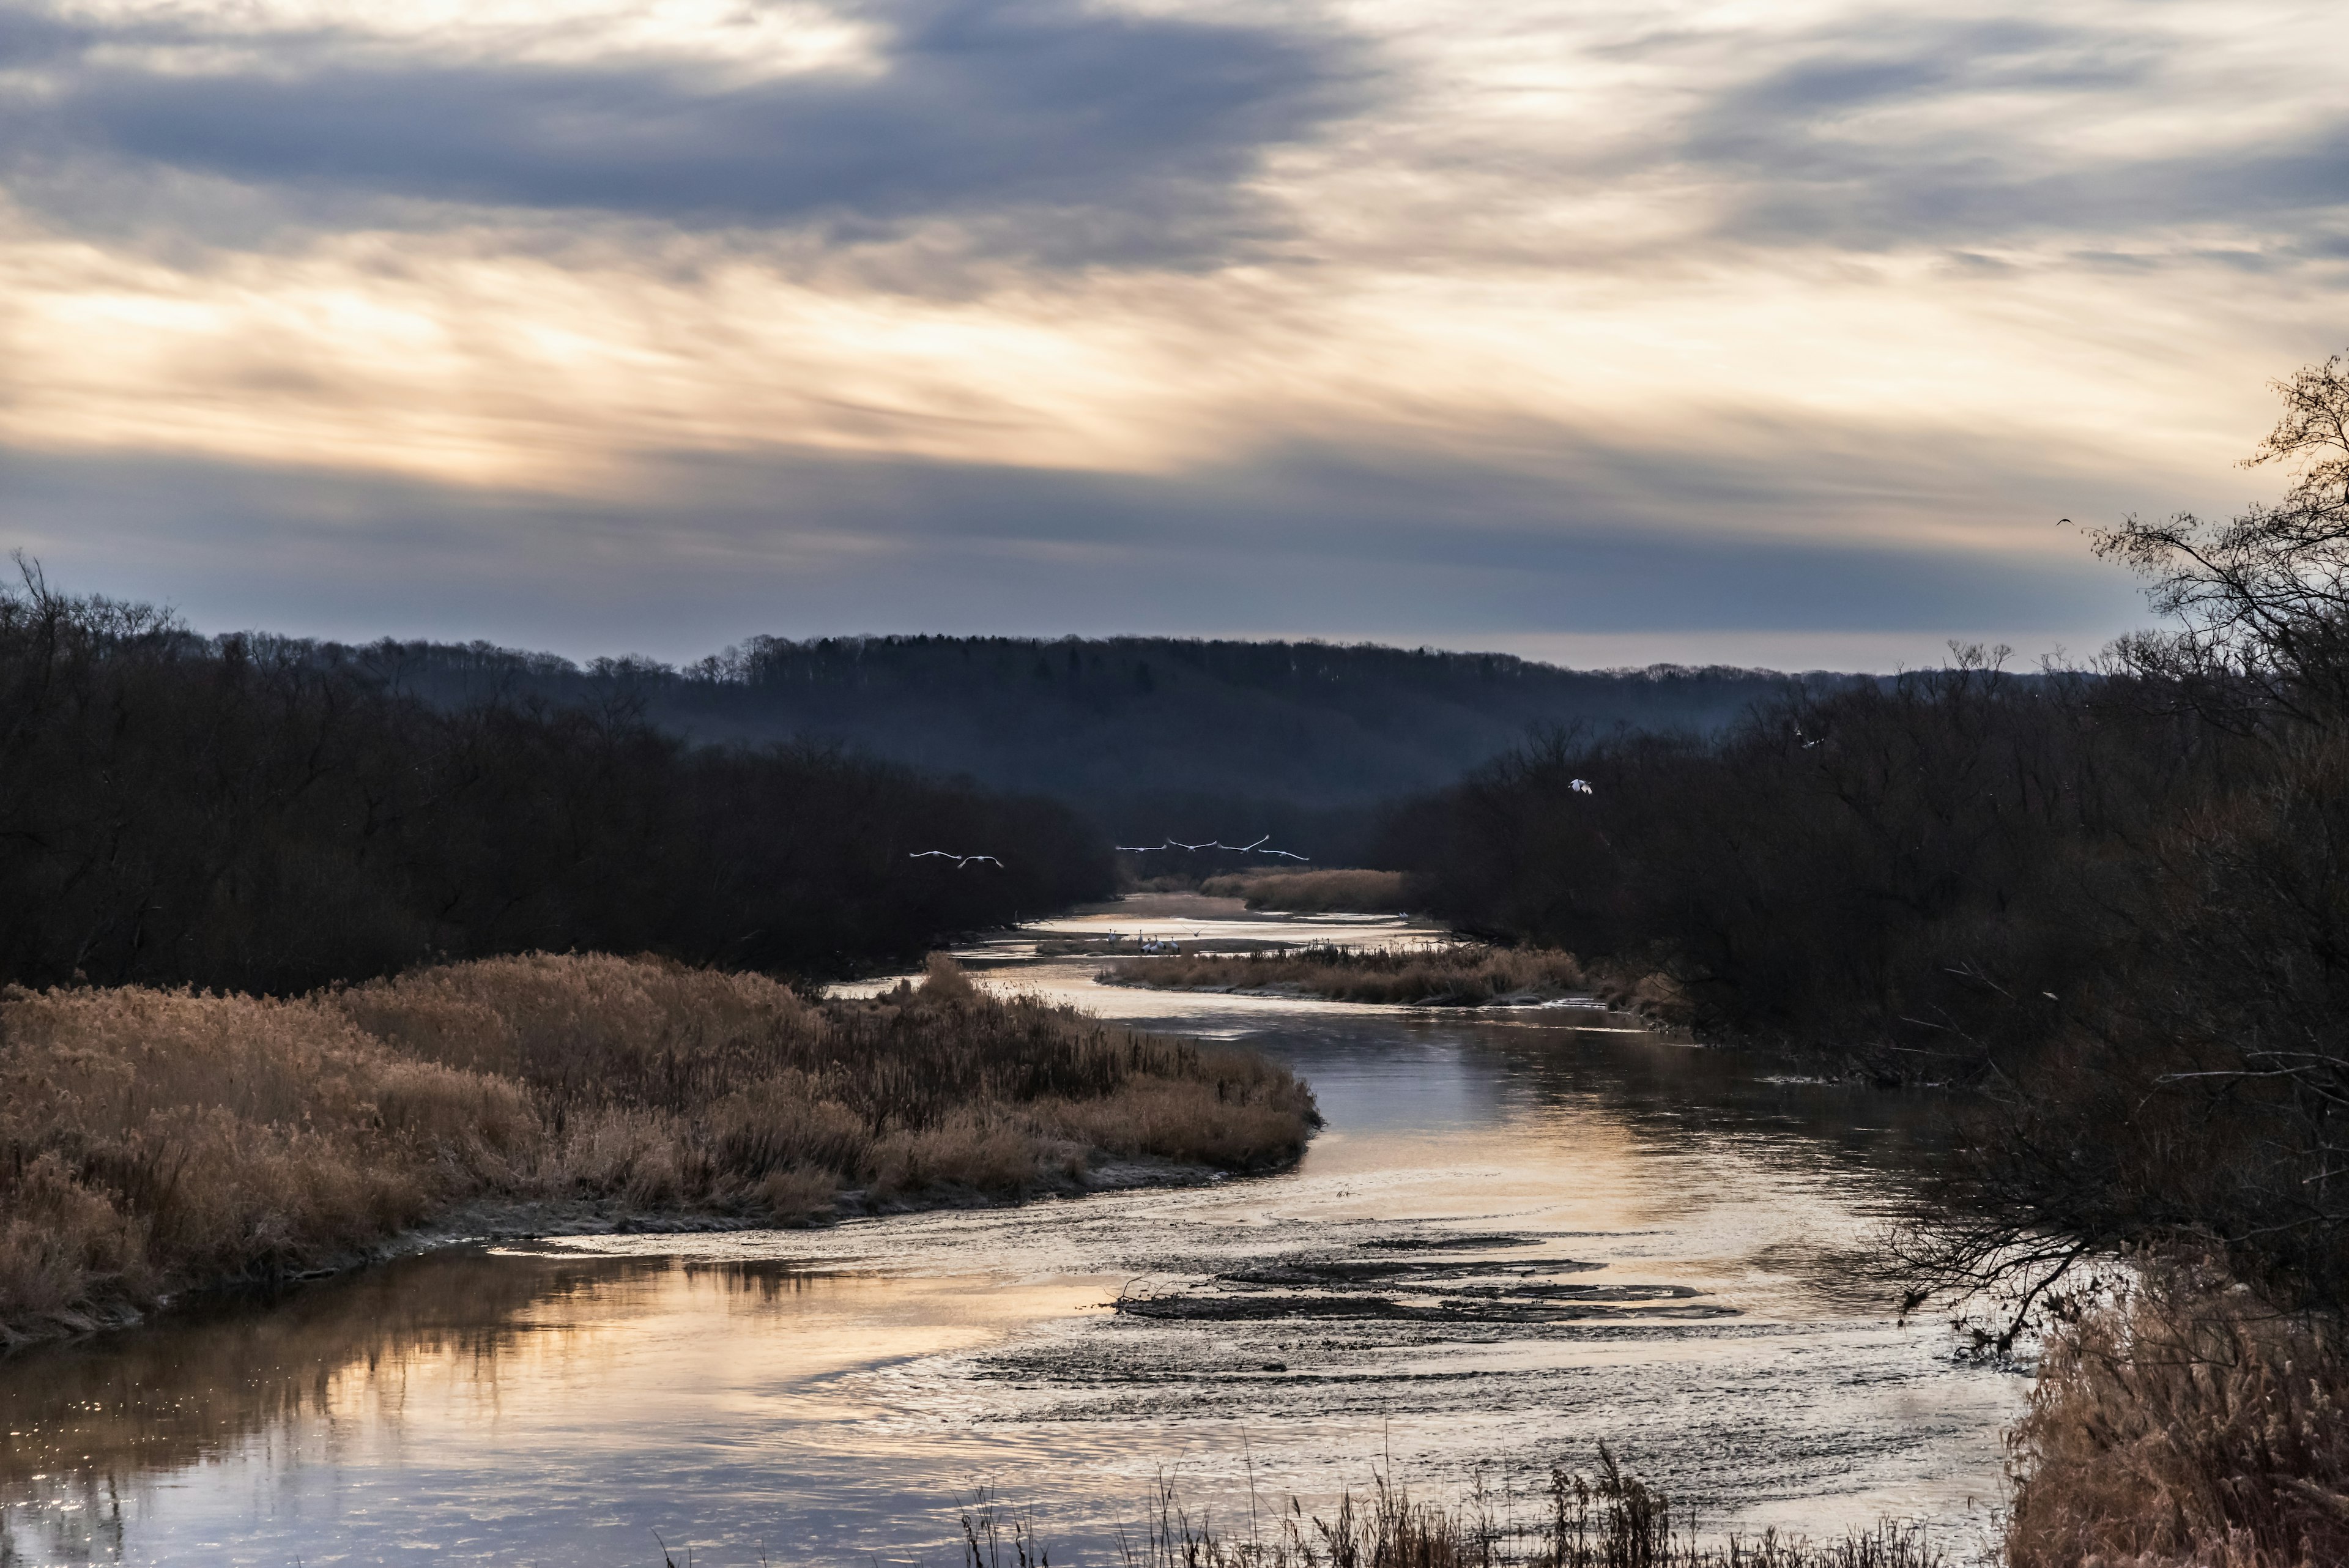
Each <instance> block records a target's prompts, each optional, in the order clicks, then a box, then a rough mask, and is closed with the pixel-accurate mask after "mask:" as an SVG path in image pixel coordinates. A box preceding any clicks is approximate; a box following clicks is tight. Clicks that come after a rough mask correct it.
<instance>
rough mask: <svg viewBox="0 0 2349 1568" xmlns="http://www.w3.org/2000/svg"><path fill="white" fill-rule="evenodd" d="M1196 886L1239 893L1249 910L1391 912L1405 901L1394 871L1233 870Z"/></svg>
mask: <svg viewBox="0 0 2349 1568" xmlns="http://www.w3.org/2000/svg"><path fill="white" fill-rule="evenodd" d="M1199 891H1200V892H1202V893H1205V894H1207V895H1208V896H1210V897H1212V898H1240V899H1244V900H1246V901H1247V907H1248V908H1249V909H1285V910H1289V911H1292V912H1294V913H1298V914H1316V915H1319V914H1338V913H1369V914H1392V913H1393V912H1394V911H1396V910H1398V909H1408V908H1409V907H1410V906H1409V905H1408V904H1407V903H1405V901H1404V898H1403V886H1402V872H1400V871H1360V870H1353V869H1350V868H1340V867H1331V868H1330V869H1329V870H1326V871H1236V872H1233V873H1230V874H1229V875H1226V876H1222V877H1208V878H1206V880H1205V881H1203V882H1201V883H1200V884H1199Z"/></svg>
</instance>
